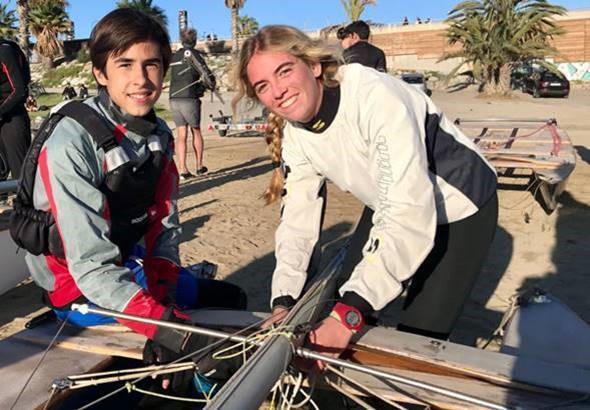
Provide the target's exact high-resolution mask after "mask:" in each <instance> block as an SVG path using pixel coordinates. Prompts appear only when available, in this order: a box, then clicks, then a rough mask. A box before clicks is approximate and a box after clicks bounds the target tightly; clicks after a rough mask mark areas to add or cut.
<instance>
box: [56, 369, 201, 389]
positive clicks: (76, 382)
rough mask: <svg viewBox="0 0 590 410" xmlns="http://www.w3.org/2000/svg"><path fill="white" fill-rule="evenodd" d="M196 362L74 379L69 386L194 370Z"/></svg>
mask: <svg viewBox="0 0 590 410" xmlns="http://www.w3.org/2000/svg"><path fill="white" fill-rule="evenodd" d="M195 366H196V365H195V364H194V363H193V362H191V364H190V365H185V366H177V367H172V368H162V369H159V370H150V371H143V372H137V373H131V374H124V375H118V376H111V377H102V378H100V379H88V380H74V381H73V383H72V384H71V385H70V386H68V387H69V388H70V389H72V390H73V389H82V388H85V387H91V386H97V385H99V384H105V383H115V382H119V381H124V380H133V379H137V378H140V377H143V376H160V375H163V374H170V373H175V372H182V371H187V370H193V369H194V368H195Z"/></svg>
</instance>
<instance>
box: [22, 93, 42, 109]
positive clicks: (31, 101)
mask: <svg viewBox="0 0 590 410" xmlns="http://www.w3.org/2000/svg"><path fill="white" fill-rule="evenodd" d="M25 108H26V109H27V112H34V111H37V110H38V109H39V108H38V107H37V101H36V100H35V98H34V97H33V96H32V95H29V96H28V97H27V101H26V102H25Z"/></svg>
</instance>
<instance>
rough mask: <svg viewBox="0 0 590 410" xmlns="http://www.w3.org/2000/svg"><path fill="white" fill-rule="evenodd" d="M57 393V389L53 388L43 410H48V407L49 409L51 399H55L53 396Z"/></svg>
mask: <svg viewBox="0 0 590 410" xmlns="http://www.w3.org/2000/svg"><path fill="white" fill-rule="evenodd" d="M56 391H57V387H55V386H53V387H52V388H51V393H50V394H49V398H48V399H47V401H46V402H45V405H44V406H43V410H47V407H49V404H50V403H51V399H52V398H53V395H54V394H55V392H56Z"/></svg>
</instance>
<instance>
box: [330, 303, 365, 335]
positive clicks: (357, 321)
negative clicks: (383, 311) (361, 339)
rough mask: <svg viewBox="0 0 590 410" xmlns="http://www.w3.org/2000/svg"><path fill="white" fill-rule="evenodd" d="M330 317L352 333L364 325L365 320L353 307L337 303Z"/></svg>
mask: <svg viewBox="0 0 590 410" xmlns="http://www.w3.org/2000/svg"><path fill="white" fill-rule="evenodd" d="M330 316H332V317H333V318H335V319H336V320H338V321H339V322H340V323H342V324H343V325H344V326H346V328H348V329H349V330H351V331H353V332H355V333H356V332H358V331H359V330H361V329H362V328H363V326H364V325H365V319H364V317H363V314H362V313H361V311H360V310H358V309H357V308H355V307H354V306H350V305H345V304H344V303H341V302H338V303H336V304H335V305H334V308H333V309H332V312H331V313H330Z"/></svg>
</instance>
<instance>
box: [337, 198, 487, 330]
mask: <svg viewBox="0 0 590 410" xmlns="http://www.w3.org/2000/svg"><path fill="white" fill-rule="evenodd" d="M372 215H373V212H372V211H371V210H370V209H368V208H366V209H365V211H364V212H363V216H362V217H361V221H360V222H359V228H362V229H358V228H357V232H356V233H355V235H357V237H356V238H353V249H355V250H357V252H355V255H352V256H351V258H352V259H354V261H350V260H349V261H347V262H348V263H349V264H350V263H354V262H356V261H360V258H361V257H362V255H360V253H361V252H360V249H362V246H361V248H360V249H359V247H358V245H357V246H354V244H355V243H356V244H364V243H365V242H366V240H367V238H368V234H369V230H370V228H371V226H372V224H371V217H372ZM497 220H498V198H497V196H496V195H495V194H494V196H493V197H492V198H491V199H490V200H489V201H488V202H487V203H486V204H485V205H484V206H483V207H482V208H481V209H480V210H479V211H478V212H477V213H475V214H474V215H472V216H470V217H468V218H465V219H463V220H461V221H457V222H453V223H450V224H445V225H439V226H438V227H437V230H436V235H435V239H434V247H433V249H432V251H431V252H430V253H429V254H428V256H427V257H426V259H425V260H424V262H423V263H422V265H420V267H419V268H418V270H417V271H416V273H415V274H414V275H413V276H412V277H411V278H410V280H408V281H407V282H406V283H404V286H405V288H406V289H407V293H406V298H405V301H404V305H403V310H402V313H401V317H400V320H399V324H398V330H401V331H406V332H410V333H415V334H420V335H424V336H428V337H433V338H437V339H448V337H449V335H450V333H451V331H452V330H453V327H454V325H455V323H456V321H457V319H458V318H459V315H460V314H461V311H462V309H463V305H464V304H465V302H466V301H467V298H468V297H469V294H470V293H471V289H472V288H473V285H474V284H475V281H476V279H477V276H478V274H479V272H480V270H481V267H482V265H483V263H484V260H485V257H486V255H487V253H488V250H489V248H490V245H491V243H492V240H493V238H494V233H495V232H496V225H497ZM391 257H392V258H394V257H395V255H391ZM345 266H346V265H345Z"/></svg>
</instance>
